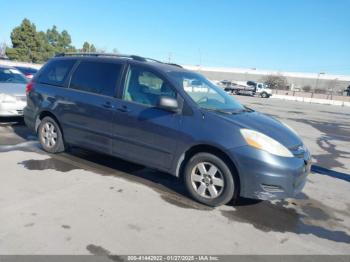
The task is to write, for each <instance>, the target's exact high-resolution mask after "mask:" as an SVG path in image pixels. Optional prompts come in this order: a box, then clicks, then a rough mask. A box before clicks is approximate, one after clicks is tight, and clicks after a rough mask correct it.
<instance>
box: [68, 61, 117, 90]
mask: <svg viewBox="0 0 350 262" xmlns="http://www.w3.org/2000/svg"><path fill="white" fill-rule="evenodd" d="M121 70H122V65H121V64H115V63H101V62H81V63H80V64H79V66H78V68H77V70H76V71H75V72H74V74H73V76H72V80H71V83H70V88H73V89H77V90H82V91H86V92H90V93H95V94H100V95H105V96H113V95H114V93H115V87H116V85H117V81H118V79H119V76H120V73H121Z"/></svg>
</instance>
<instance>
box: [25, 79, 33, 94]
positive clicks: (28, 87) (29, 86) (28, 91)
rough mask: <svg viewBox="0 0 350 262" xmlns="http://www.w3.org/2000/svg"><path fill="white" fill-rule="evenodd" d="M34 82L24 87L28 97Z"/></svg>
mask: <svg viewBox="0 0 350 262" xmlns="http://www.w3.org/2000/svg"><path fill="white" fill-rule="evenodd" d="M33 86H34V82H33V81H30V82H29V83H28V84H27V86H26V94H27V95H28V94H29V93H30V92H31V91H32V90H33Z"/></svg>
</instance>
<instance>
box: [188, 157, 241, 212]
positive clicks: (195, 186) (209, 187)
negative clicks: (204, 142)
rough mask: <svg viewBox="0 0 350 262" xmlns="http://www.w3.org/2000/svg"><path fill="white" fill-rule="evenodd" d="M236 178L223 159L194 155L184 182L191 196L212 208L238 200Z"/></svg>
mask: <svg viewBox="0 0 350 262" xmlns="http://www.w3.org/2000/svg"><path fill="white" fill-rule="evenodd" d="M213 167H214V169H212V168H213ZM215 168H216V169H217V171H216V172H215ZM210 170H211V171H210ZM236 176H237V174H235V173H232V172H231V170H230V168H229V167H228V166H227V164H226V163H225V162H224V161H223V160H222V159H220V158H219V157H217V156H215V155H213V154H210V153H198V154H196V155H194V156H193V157H192V158H191V159H190V160H189V161H188V163H187V164H186V167H185V170H184V182H185V186H186V188H187V191H188V193H189V194H190V196H191V197H192V198H194V199H195V200H197V201H198V202H200V203H203V204H205V205H208V206H212V207H216V206H220V205H224V204H227V203H228V202H230V201H231V200H232V201H233V202H234V201H235V200H236V199H237V196H238V188H239V183H238V179H236V178H237V177H236ZM213 178H214V179H213ZM221 185H222V186H221ZM215 192H216V195H215Z"/></svg>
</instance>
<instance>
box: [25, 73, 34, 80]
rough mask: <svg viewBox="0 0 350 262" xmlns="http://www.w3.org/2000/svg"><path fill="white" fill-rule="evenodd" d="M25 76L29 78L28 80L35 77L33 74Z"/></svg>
mask: <svg viewBox="0 0 350 262" xmlns="http://www.w3.org/2000/svg"><path fill="white" fill-rule="evenodd" d="M25 76H26V78H28V79H32V78H33V76H34V75H32V74H26V75H25Z"/></svg>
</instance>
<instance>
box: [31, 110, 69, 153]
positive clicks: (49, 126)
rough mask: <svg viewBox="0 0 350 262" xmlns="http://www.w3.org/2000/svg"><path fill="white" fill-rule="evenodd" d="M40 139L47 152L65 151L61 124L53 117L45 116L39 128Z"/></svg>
mask: <svg viewBox="0 0 350 262" xmlns="http://www.w3.org/2000/svg"><path fill="white" fill-rule="evenodd" d="M38 139H39V142H40V144H41V146H42V147H43V149H44V150H45V151H46V152H49V153H61V152H63V151H65V145H64V140H63V136H62V131H61V128H60V126H59V125H58V124H57V122H56V121H55V120H54V119H53V118H52V117H49V116H47V117H44V118H43V119H42V120H41V123H40V125H39V128H38Z"/></svg>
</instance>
